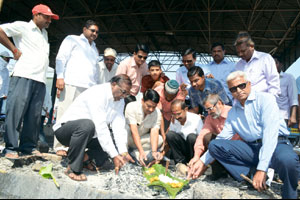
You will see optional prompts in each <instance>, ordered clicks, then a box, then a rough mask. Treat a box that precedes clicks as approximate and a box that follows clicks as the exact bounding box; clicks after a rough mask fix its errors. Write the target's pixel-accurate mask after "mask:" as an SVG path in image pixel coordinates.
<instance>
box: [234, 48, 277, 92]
mask: <svg viewBox="0 0 300 200" xmlns="http://www.w3.org/2000/svg"><path fill="white" fill-rule="evenodd" d="M235 67H236V70H240V71H244V72H245V73H246V74H247V77H248V80H250V81H251V89H252V90H255V91H257V92H268V93H271V94H273V95H275V96H276V97H277V96H278V95H279V94H280V81H279V74H278V72H277V68H276V64H275V61H274V59H273V57H272V56H271V55H270V54H268V53H264V52H259V51H255V50H254V52H253V55H252V57H251V59H250V60H249V61H248V62H246V61H245V60H243V59H240V60H239V61H238V62H237V64H236V66H235Z"/></svg>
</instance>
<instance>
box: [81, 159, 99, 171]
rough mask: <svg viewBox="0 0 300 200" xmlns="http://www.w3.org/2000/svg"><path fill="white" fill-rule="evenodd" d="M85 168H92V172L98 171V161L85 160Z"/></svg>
mask: <svg viewBox="0 0 300 200" xmlns="http://www.w3.org/2000/svg"><path fill="white" fill-rule="evenodd" d="M83 168H85V169H87V170H90V171H92V172H95V171H97V166H96V163H95V162H94V161H92V160H86V161H83Z"/></svg>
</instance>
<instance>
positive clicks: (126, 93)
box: [118, 85, 129, 96]
mask: <svg viewBox="0 0 300 200" xmlns="http://www.w3.org/2000/svg"><path fill="white" fill-rule="evenodd" d="M118 86H119V85H118ZM119 89H120V91H121V93H122V95H123V96H128V95H129V94H128V92H127V91H126V90H124V89H122V88H121V86H119Z"/></svg>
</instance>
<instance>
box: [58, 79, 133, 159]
mask: <svg viewBox="0 0 300 200" xmlns="http://www.w3.org/2000/svg"><path fill="white" fill-rule="evenodd" d="M123 110H124V100H123V99H122V100H120V101H114V98H113V95H112V90H111V84H110V83H104V84H101V85H95V86H93V87H91V88H89V89H87V90H85V91H84V92H83V93H81V94H80V95H79V96H78V97H77V98H76V99H75V101H74V102H73V103H72V104H71V105H70V107H69V108H68V110H67V111H66V112H65V113H64V114H63V116H62V118H61V119H60V120H59V121H58V122H57V123H56V124H55V125H54V126H53V130H54V131H56V130H57V129H58V128H60V127H61V124H62V123H65V122H67V121H73V120H78V119H90V120H92V121H93V122H94V124H95V127H96V133H95V136H94V138H98V140H99V143H100V145H101V147H102V149H103V150H104V151H105V152H107V153H108V154H109V156H110V157H111V158H113V157H115V156H117V155H119V154H122V153H125V152H127V131H126V129H125V118H124V115H123ZM109 124H111V127H112V130H113V135H114V139H115V142H116V146H117V148H118V150H119V151H117V149H116V148H115V145H114V143H113V140H112V138H111V136H110V131H109V129H108V125H109Z"/></svg>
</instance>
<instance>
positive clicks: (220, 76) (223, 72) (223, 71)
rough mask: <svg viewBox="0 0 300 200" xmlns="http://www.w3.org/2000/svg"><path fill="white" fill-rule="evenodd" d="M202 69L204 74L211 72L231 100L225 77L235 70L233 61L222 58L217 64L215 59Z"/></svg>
mask: <svg viewBox="0 0 300 200" xmlns="http://www.w3.org/2000/svg"><path fill="white" fill-rule="evenodd" d="M203 70H204V72H205V76H207V75H209V74H212V75H213V76H214V77H215V79H217V80H218V81H220V82H221V83H222V85H223V87H224V89H225V91H226V94H227V96H228V97H229V98H230V99H231V100H232V95H231V92H230V91H229V89H228V85H227V82H226V79H227V76H228V75H229V74H230V73H231V72H233V71H235V63H233V62H230V61H228V60H226V59H223V60H222V62H220V63H219V64H217V63H216V62H215V61H212V62H210V63H209V64H207V65H206V66H205V67H203Z"/></svg>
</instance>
